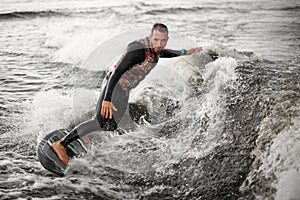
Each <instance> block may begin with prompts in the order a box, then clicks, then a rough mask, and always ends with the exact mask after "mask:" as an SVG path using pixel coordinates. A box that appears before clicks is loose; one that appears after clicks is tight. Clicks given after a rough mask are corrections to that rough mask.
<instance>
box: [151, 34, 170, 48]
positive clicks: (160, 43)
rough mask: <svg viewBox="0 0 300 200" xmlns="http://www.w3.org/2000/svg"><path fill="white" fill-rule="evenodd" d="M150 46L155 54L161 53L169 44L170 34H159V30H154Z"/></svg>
mask: <svg viewBox="0 0 300 200" xmlns="http://www.w3.org/2000/svg"><path fill="white" fill-rule="evenodd" d="M149 39H150V46H151V48H152V49H153V51H154V52H156V53H160V52H161V50H162V49H163V48H165V46H166V45H167V42H168V39H169V37H168V33H167V32H163V33H162V32H159V31H158V30H154V31H153V33H152V34H151V35H150V37H149Z"/></svg>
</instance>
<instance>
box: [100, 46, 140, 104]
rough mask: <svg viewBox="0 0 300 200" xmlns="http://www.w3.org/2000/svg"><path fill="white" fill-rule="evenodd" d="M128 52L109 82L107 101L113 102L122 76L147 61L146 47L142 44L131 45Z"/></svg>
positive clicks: (106, 93)
mask: <svg viewBox="0 0 300 200" xmlns="http://www.w3.org/2000/svg"><path fill="white" fill-rule="evenodd" d="M126 52H127V53H126V54H125V55H124V56H123V58H122V60H121V62H120V64H119V65H118V67H117V68H116V69H115V70H114V71H113V73H112V74H111V76H110V78H109V80H108V83H107V86H106V90H105V96H104V100H106V101H111V97H112V93H113V90H114V88H115V86H116V84H117V82H118V81H119V79H120V78H121V76H122V75H123V74H124V73H125V72H126V71H127V70H129V69H130V68H131V67H133V66H134V65H136V64H138V63H141V62H143V61H144V60H145V59H146V51H145V47H144V46H143V45H142V44H141V43H138V42H133V43H130V44H129V45H128V47H127V51H126Z"/></svg>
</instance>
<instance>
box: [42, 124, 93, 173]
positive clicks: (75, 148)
mask: <svg viewBox="0 0 300 200" xmlns="http://www.w3.org/2000/svg"><path fill="white" fill-rule="evenodd" d="M67 134H68V131H67V130H66V129H59V130H56V131H53V132H51V133H49V134H47V135H46V136H45V137H44V138H43V139H42V140H41V142H40V143H39V144H38V150H37V155H38V159H39V161H40V163H41V164H42V166H43V167H44V168H45V169H47V170H48V171H50V172H52V173H54V174H56V175H59V176H64V175H65V173H66V169H67V167H68V166H67V165H65V164H64V163H63V162H62V161H61V160H60V159H59V158H58V156H57V154H56V153H55V152H54V150H53V149H52V147H51V145H52V144H53V143H54V142H56V141H58V140H60V139H61V138H62V137H64V136H65V135H67ZM89 147H90V141H89V139H88V138H87V137H86V136H85V139H84V140H83V139H77V140H75V141H73V142H72V143H70V144H69V145H68V146H67V147H66V151H67V155H68V157H69V160H71V159H73V158H76V157H80V156H82V155H83V154H84V153H86V152H87V151H88V149H89Z"/></svg>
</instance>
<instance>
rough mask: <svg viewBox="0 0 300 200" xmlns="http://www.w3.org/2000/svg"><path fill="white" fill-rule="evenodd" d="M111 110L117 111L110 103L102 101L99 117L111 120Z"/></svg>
mask: <svg viewBox="0 0 300 200" xmlns="http://www.w3.org/2000/svg"><path fill="white" fill-rule="evenodd" d="M113 110H114V111H118V110H117V109H116V108H115V106H114V104H113V103H112V102H110V101H103V102H102V108H101V115H102V116H104V117H105V118H107V119H108V117H109V119H112V117H113Z"/></svg>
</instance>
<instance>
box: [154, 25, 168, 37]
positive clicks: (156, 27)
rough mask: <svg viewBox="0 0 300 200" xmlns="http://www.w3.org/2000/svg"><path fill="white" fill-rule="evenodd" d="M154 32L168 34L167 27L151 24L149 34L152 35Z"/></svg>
mask: <svg viewBox="0 0 300 200" xmlns="http://www.w3.org/2000/svg"><path fill="white" fill-rule="evenodd" d="M154 30H157V31H159V32H162V33H169V30H168V27H167V26H166V25H164V24H162V23H155V24H153V26H152V30H151V34H152V33H153V31H154Z"/></svg>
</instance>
